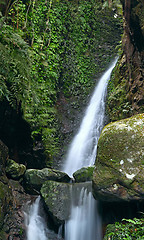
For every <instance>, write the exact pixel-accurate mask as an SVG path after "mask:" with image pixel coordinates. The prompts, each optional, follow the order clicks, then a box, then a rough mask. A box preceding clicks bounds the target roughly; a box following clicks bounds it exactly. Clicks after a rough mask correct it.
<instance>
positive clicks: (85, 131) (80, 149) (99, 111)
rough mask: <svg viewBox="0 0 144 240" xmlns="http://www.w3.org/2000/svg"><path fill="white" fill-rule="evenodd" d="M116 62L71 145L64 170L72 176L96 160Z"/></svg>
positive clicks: (105, 75) (93, 100) (103, 81)
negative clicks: (107, 97) (108, 90)
mask: <svg viewBox="0 0 144 240" xmlns="http://www.w3.org/2000/svg"><path fill="white" fill-rule="evenodd" d="M116 62H117V60H116V61H114V62H113V63H112V65H111V66H110V67H109V69H108V70H107V71H106V72H105V73H104V74H103V76H102V77H101V79H100V80H99V83H98V85H97V86H96V88H95V91H94V93H93V96H92V98H91V100H90V103H89V106H88V108H87V110H86V113H85V116H84V118H83V120H82V123H81V126H80V129H79V131H78V133H77V135H76V136H75V137H74V139H73V141H72V143H71V145H70V148H69V151H68V155H67V158H66V162H65V166H64V169H63V171H64V172H66V173H67V174H68V175H69V176H71V177H72V175H73V173H74V172H75V171H77V170H78V169H80V168H82V167H85V166H91V165H93V164H94V162H95V157H96V150H97V143H98V139H99V136H100V133H101V130H102V128H103V125H104V114H105V93H106V89H107V84H108V80H109V79H110V75H111V72H112V70H113V68H114V66H115V64H116Z"/></svg>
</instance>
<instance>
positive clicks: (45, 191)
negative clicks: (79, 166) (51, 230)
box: [40, 181, 71, 226]
mask: <svg viewBox="0 0 144 240" xmlns="http://www.w3.org/2000/svg"><path fill="white" fill-rule="evenodd" d="M70 190H71V185H70V184H68V183H59V182H55V181H46V182H45V183H44V184H43V186H42V188H41V191H40V192H41V196H42V199H43V200H44V202H45V206H46V210H47V212H48V213H49V214H50V216H51V217H52V219H53V221H54V223H55V225H57V226H58V225H61V224H62V223H64V221H65V220H66V219H68V217H69V215H70V206H71V191H70Z"/></svg>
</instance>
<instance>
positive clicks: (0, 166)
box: [0, 140, 8, 175]
mask: <svg viewBox="0 0 144 240" xmlns="http://www.w3.org/2000/svg"><path fill="white" fill-rule="evenodd" d="M7 159H8V148H7V146H6V145H4V144H3V142H2V141H1V140H0V175H2V173H3V172H4V167H5V164H6V160H7Z"/></svg>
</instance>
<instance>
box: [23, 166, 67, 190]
mask: <svg viewBox="0 0 144 240" xmlns="http://www.w3.org/2000/svg"><path fill="white" fill-rule="evenodd" d="M47 180H53V181H58V182H69V181H70V177H69V176H68V175H67V174H66V173H64V172H61V171H58V170H55V169H50V168H43V169H41V170H38V169H28V170H26V173H25V175H24V183H25V187H26V189H27V190H29V191H32V190H34V189H35V190H37V191H40V189H41V186H42V184H43V183H44V182H45V181H47Z"/></svg>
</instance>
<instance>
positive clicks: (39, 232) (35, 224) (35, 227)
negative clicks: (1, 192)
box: [25, 196, 48, 240]
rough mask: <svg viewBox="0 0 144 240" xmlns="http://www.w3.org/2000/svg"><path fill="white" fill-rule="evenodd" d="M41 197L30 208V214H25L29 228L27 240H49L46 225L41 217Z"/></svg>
mask: <svg viewBox="0 0 144 240" xmlns="http://www.w3.org/2000/svg"><path fill="white" fill-rule="evenodd" d="M39 202H40V196H39V197H38V198H37V199H36V201H35V202H34V203H33V204H32V205H31V206H30V209H29V211H28V214H27V213H25V221H26V223H25V225H26V227H27V240H47V239H48V238H47V236H46V229H47V228H46V224H45V222H44V219H43V218H42V217H41V216H40V215H39Z"/></svg>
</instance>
